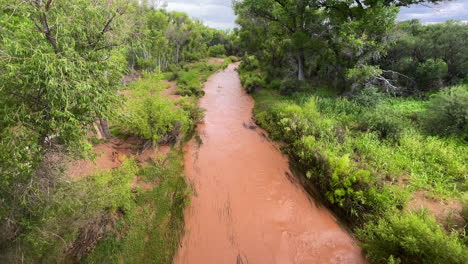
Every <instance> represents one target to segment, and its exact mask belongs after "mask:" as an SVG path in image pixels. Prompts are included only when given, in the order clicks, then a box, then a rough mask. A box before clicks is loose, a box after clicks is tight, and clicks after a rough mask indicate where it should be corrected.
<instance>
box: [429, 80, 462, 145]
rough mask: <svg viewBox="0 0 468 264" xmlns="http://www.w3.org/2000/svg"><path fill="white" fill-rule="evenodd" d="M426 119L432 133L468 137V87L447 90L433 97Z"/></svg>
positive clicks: (455, 87)
mask: <svg viewBox="0 0 468 264" xmlns="http://www.w3.org/2000/svg"><path fill="white" fill-rule="evenodd" d="M425 117H426V126H427V128H428V130H429V131H431V132H435V133H438V134H441V135H446V134H459V135H462V136H466V135H468V85H460V86H454V87H450V88H446V89H443V90H441V91H440V92H439V93H437V94H435V95H434V96H432V98H431V100H430V102H429V105H428V107H427V111H426V112H425ZM465 140H467V138H465Z"/></svg>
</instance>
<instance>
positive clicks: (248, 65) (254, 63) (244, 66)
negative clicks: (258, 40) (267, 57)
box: [239, 54, 260, 72]
mask: <svg viewBox="0 0 468 264" xmlns="http://www.w3.org/2000/svg"><path fill="white" fill-rule="evenodd" d="M259 68H260V62H259V61H258V59H257V57H255V56H253V55H251V56H249V55H247V54H246V55H245V56H244V57H243V58H242V63H241V65H240V66H239V71H241V72H246V71H255V70H258V69H259Z"/></svg>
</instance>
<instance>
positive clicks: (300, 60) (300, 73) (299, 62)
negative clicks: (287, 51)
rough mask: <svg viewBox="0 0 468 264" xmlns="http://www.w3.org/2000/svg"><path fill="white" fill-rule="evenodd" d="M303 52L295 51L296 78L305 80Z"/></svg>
mask: <svg viewBox="0 0 468 264" xmlns="http://www.w3.org/2000/svg"><path fill="white" fill-rule="evenodd" d="M304 60H305V59H304V52H303V51H302V50H301V51H298V52H297V79H298V80H300V81H304V80H305V76H304Z"/></svg>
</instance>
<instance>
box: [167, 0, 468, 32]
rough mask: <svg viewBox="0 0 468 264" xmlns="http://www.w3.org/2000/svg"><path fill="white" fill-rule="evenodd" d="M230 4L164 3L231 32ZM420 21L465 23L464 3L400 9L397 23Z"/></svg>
mask: <svg viewBox="0 0 468 264" xmlns="http://www.w3.org/2000/svg"><path fill="white" fill-rule="evenodd" d="M231 1H232V0H189V1H187V0H166V2H167V10H169V11H174V10H177V11H182V12H185V13H187V14H189V16H191V17H195V18H199V19H201V20H203V21H204V23H205V24H206V25H208V26H211V27H214V28H219V29H227V28H233V27H235V26H236V24H235V22H234V21H235V19H236V17H235V15H234V11H233V10H232V4H231V3H232V2H231ZM409 19H420V20H421V22H422V23H437V22H442V21H445V20H449V19H457V20H468V0H453V1H447V2H442V3H440V4H438V5H427V4H424V5H415V6H411V7H403V8H401V10H400V14H399V15H398V20H409Z"/></svg>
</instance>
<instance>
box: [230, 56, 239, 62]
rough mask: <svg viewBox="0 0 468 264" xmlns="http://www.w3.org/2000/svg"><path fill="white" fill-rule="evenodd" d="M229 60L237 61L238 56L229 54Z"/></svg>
mask: <svg viewBox="0 0 468 264" xmlns="http://www.w3.org/2000/svg"><path fill="white" fill-rule="evenodd" d="M229 60H230V61H231V62H238V61H239V58H237V57H236V56H229Z"/></svg>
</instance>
